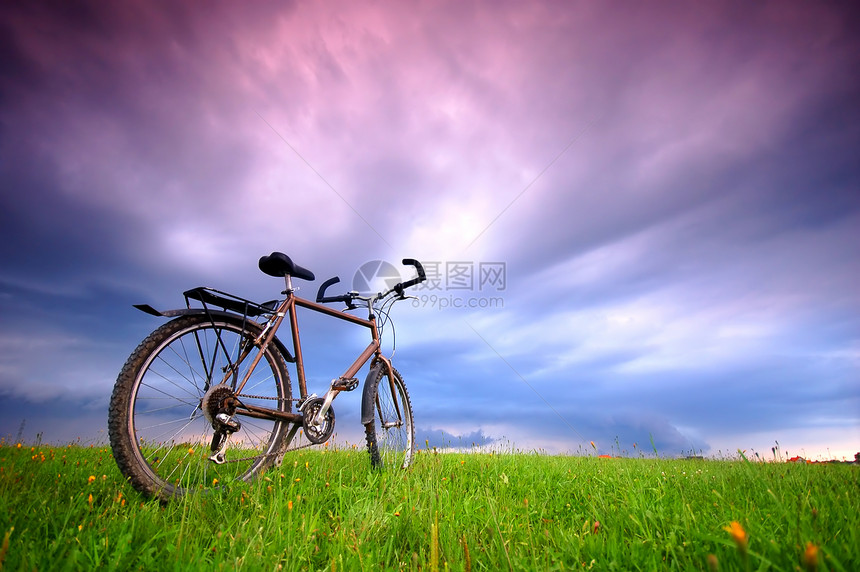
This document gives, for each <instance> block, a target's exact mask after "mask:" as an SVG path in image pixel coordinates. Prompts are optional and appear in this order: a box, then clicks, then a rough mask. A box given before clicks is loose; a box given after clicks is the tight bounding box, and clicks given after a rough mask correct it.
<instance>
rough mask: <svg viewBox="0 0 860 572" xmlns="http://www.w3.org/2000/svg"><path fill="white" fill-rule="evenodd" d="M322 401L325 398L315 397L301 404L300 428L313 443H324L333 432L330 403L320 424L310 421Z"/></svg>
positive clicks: (332, 415) (332, 411)
mask: <svg viewBox="0 0 860 572" xmlns="http://www.w3.org/2000/svg"><path fill="white" fill-rule="evenodd" d="M323 403H325V400H324V399H323V398H322V397H316V398H314V399H309V400H308V401H307V402H305V403H304V404H302V428H303V429H304V430H305V437H307V438H308V441H310V442H311V443H313V444H314V445H319V444H321V443H325V442H326V441H328V440H329V437H331V435H332V433H334V408H333V407H332V406H331V405H329V407H328V411H327V412H326V414H325V420H324V421H323V423H322V425H314V424H312V423H311V420H312V419H314V418H315V417H316V416H317V413H319V411H320V409H322V406H323Z"/></svg>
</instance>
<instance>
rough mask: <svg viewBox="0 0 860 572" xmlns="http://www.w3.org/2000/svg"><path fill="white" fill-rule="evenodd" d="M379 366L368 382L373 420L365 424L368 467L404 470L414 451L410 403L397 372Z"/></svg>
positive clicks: (413, 428)
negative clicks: (389, 371) (368, 454)
mask: <svg viewBox="0 0 860 572" xmlns="http://www.w3.org/2000/svg"><path fill="white" fill-rule="evenodd" d="M391 371H392V373H393V375H389V373H388V369H387V368H386V367H385V366H384V365H383V366H382V367H380V368H379V371H378V373H377V375H376V378H375V379H373V380H371V381H370V383H372V384H373V385H372V390H371V391H372V393H371V395H372V396H373V421H372V422H371V423H368V424H367V425H365V433H366V438H367V451H368V452H369V453H370V464H371V466H372V467H374V468H377V469H405V468H406V467H408V466H409V464H410V463H411V462H412V455H413V453H414V452H415V426H414V423H413V420H412V403H411V402H410V401H409V393H408V392H407V391H406V384H404V383H403V378H401V377H400V373H399V372H398V371H397V370H396V369H394V368H393V367H392V368H391Z"/></svg>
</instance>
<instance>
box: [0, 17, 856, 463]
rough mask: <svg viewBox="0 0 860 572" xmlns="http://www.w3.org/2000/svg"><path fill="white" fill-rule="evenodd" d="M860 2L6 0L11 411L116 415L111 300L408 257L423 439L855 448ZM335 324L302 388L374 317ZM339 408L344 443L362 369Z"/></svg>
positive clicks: (127, 346) (319, 340)
mask: <svg viewBox="0 0 860 572" xmlns="http://www.w3.org/2000/svg"><path fill="white" fill-rule="evenodd" d="M858 27H860V18H858V11H857V10H856V9H853V8H851V7H849V6H848V4H845V3H824V2H821V3H818V2H816V3H813V2H800V1H788V2H783V1H779V2H776V1H774V2H756V3H749V2H741V1H730V0H726V1H720V2H707V3H705V2H663V1H659V2H658V1H654V2H635V3H631V2H618V1H601V2H596V1H571V2H561V1H558V2H550V1H546V2H540V1H535V2H513V1H511V2H504V1H501V2H497V1H490V0H483V1H482V0H473V1H445V0H426V1H425V0H418V1H416V2H408V3H406V2H394V1H378V2H361V3H359V2H348V1H331V2H310V1H297V2H249V3H233V2H214V3H210V4H207V5H206V6H205V7H203V6H202V5H197V4H195V3H179V4H177V3H172V2H153V1H150V0H146V1H144V0H132V1H129V2H121V3H115V2H82V1H72V2H45V1H36V2H4V3H3V6H2V8H0V61H1V62H2V67H0V207H2V208H0V254H2V256H0V436H3V437H5V438H6V439H7V441H15V440H25V441H34V440H36V439H42V440H43V441H45V442H53V443H60V444H61V443H66V442H72V441H78V440H80V442H83V443H93V442H96V443H103V442H106V440H107V435H106V425H107V423H106V419H107V403H108V400H109V397H110V393H111V390H112V387H113V384H114V381H115V379H116V375H117V373H118V372H119V370H120V368H121V367H122V365H123V363H124V361H125V359H126V358H127V357H128V355H129V354H130V353H131V351H132V350H133V349H134V348H135V346H136V345H137V343H139V341H140V340H142V339H143V338H144V337H145V336H146V335H147V334H148V333H149V332H150V331H151V330H153V329H155V328H156V327H157V326H158V325H160V324H161V323H162V322H163V321H164V320H162V319H159V318H155V317H153V316H148V315H146V314H143V313H141V312H138V311H137V310H135V309H134V308H132V304H139V303H145V304H150V305H152V306H154V307H156V308H159V309H170V308H178V307H181V306H183V304H184V300H183V297H182V292H183V291H184V290H186V289H188V288H191V287H195V286H201V285H205V286H212V287H216V288H218V289H220V290H225V291H228V292H232V293H235V294H237V295H240V296H243V297H246V298H250V299H255V300H261V301H262V300H269V299H272V298H276V297H277V296H278V295H279V292H280V291H281V290H282V289H283V283H282V282H280V281H279V280H277V279H274V278H271V277H269V276H266V275H264V274H262V273H261V272H260V271H259V270H258V269H257V260H258V259H259V257H260V256H262V255H264V254H268V253H270V252H273V251H282V252H284V253H286V254H288V255H289V256H290V257H291V258H292V259H293V260H294V261H295V262H296V263H298V264H300V265H301V266H304V267H306V268H309V269H310V270H312V271H313V272H314V273H315V274H316V276H317V280H316V281H315V282H312V283H311V282H301V281H296V285H298V286H299V287H300V288H301V289H300V290H299V292H298V294H299V295H300V296H304V297H308V298H313V297H314V296H315V293H316V289H317V288H318V287H319V284H321V283H322V281H323V280H325V279H326V278H329V277H331V276H335V275H337V276H339V277H340V278H341V282H342V284H340V285H339V286H340V287H342V289H343V290H346V289H350V288H351V286H352V285H353V284H355V278H356V273H357V272H358V271H359V269H362V268H363V269H364V270H365V271H367V269H372V268H373V265H371V266H365V264H366V263H368V262H371V263H372V262H373V261H385V262H388V263H390V264H393V265H394V266H395V267H396V268H397V270H398V272H399V273H401V274H402V277H403V278H407V277H410V276H411V274H410V272H411V270H410V269H409V268H407V267H404V266H402V265H401V264H400V261H401V260H402V259H403V258H417V259H419V260H421V261H422V262H423V263H424V265H425V267H426V268H427V269H428V275H429V276H430V278H431V279H430V280H429V281H428V282H427V283H425V284H422V286H421V287H420V288H417V289H416V290H415V291H414V294H415V295H416V296H417V299H415V300H410V301H407V302H404V303H400V304H399V305H398V306H396V307H395V309H394V310H393V312H392V318H393V321H394V322H395V324H396V352H395V358H394V363H395V365H396V367H397V368H398V369H399V370H400V372H401V373H402V374H403V377H404V379H405V380H406V383H407V386H408V387H409V391H410V394H411V396H412V400H413V408H414V412H415V419H416V425H417V439H418V444H419V445H420V446H425V443H429V444H430V445H431V446H432V445H436V446H439V447H442V446H446V445H447V446H459V447H472V446H473V444H474V446H476V447H490V448H499V449H502V450H519V451H541V452H547V453H553V454H554V453H573V454H596V453H600V454H624V455H640V454H645V455H652V454H654V453H655V452H656V453H657V454H659V455H666V456H676V455H688V454H696V455H705V456H714V457H721V456H729V457H730V456H734V455H737V451H738V450H739V449H740V450H742V451H746V452H747V455H751V456H752V455H754V454H756V453H758V454H759V456H760V458H766V459H771V458H773V448H774V447H776V446H777V445H778V446H779V448H780V453H781V454H782V455H786V454H788V455H795V454H799V455H803V456H805V457H807V458H811V459H831V458H838V459H841V458H843V457H847V458H853V455H854V453H855V452H857V451H860V288H858V287H857V283H858V277H860V161H858V149H860V105H858V103H857V102H858V101H860V74H858V73H857V70H858V69H860V36H858V35H857V34H856V30H857V29H858ZM385 268H389V267H387V266H385ZM330 322H331V321H330V320H325V319H320V318H319V317H317V316H316V315H314V314H309V313H305V314H301V315H300V323H301V325H302V330H301V331H302V345H303V349H304V352H305V355H304V357H305V362H306V366H307V368H308V379H309V385H310V386H311V390H312V391H316V392H317V393H322V392H323V391H324V390H325V389H326V387H327V383H328V380H330V379H331V378H333V377H336V376H338V375H339V374H340V373H341V372H342V371H343V370H345V369H346V367H347V366H348V365H349V364H350V363H351V362H352V359H353V357H354V356H355V355H357V354H358V353H360V351H361V350H362V349H363V348H364V345H365V343H366V340H364V339H363V337H362V336H366V333H365V331H364V330H363V329H361V328H358V330H360V331H357V332H356V331H353V329H351V328H350V327H349V326H348V325H347V326H343V325H341V323H339V322H334V323H330ZM282 338H284V339H286V340H289V335H288V334H285V335H283V336H282ZM391 342H392V340H391V338H390V336H389V337H388V338H387V342H386V344H387V345H386V347H387V348H389V349H390V347H391V346H390V344H391ZM292 373H293V375H294V374H295V372H294V370H293V372H292ZM334 407H335V409H336V410H337V421H338V425H337V429H336V430H337V432H338V435H339V436H340V437H341V438H343V439H345V440H347V441H349V440H351V439H354V441H353V442H358V443H360V440H359V439H360V429H361V427H360V424H359V416H358V411H359V407H360V398H359V395H358V392H354V393H352V394H344V395H342V396H340V397H339V398H338V399H337V400H336V401H335V405H334ZM592 442H593V443H594V445H593V446H592Z"/></svg>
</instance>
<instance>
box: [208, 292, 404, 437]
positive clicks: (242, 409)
mask: <svg viewBox="0 0 860 572" xmlns="http://www.w3.org/2000/svg"><path fill="white" fill-rule="evenodd" d="M286 285H287V288H286V290H285V291H284V294H286V298H285V299H284V301H283V302H281V304H280V305H279V306H278V308H277V309H276V310H275V311H274V313H273V316H272V318H270V319H269V320H268V321H267V322H266V324H265V325H264V328H263V331H262V333H261V334H260V336H259V337H258V338H257V339H255V340H254V346H256V347H259V348H260V351H259V352H258V353H257V356H256V357H255V358H254V361H253V362H252V363H251V365H250V367H249V368H248V372H247V373H246V374H245V376H244V378H243V379H242V381H241V382H239V384H238V386H237V387H236V388H235V389H234V392H235V393H236V394H237V395H240V394H241V393H242V389H243V388H244V387H245V384H246V383H247V382H248V380H249V379H250V378H251V374H252V373H253V372H254V369H255V368H256V367H257V364H258V363H259V361H260V359H261V358H262V356H263V354H264V353H265V351H266V348H267V347H268V346H269V344H270V343H272V342H273V340H274V338H275V335H276V334H277V332H278V330H279V328H280V326H281V324H282V322H283V320H284V318H286V317H289V322H290V331H291V334H292V342H293V352H294V353H293V355H294V358H295V364H296V372H297V376H298V386H299V398H300V399H299V402H300V403H302V402H304V400H306V399H307V397H308V390H307V380H306V378H305V367H304V357H303V355H302V346H301V338H300V336H299V324H298V314H297V311H296V307H297V306H298V307H302V308H307V309H308V310H311V311H314V312H318V313H321V314H324V315H326V316H330V317H332V318H337V319H338V320H343V321H345V322H350V323H352V324H357V325H360V326H364V327H366V328H368V329H369V330H370V332H371V342H370V343H369V344H368V345H367V347H366V348H365V349H364V351H363V352H362V353H361V354H360V355H359V356H358V357H357V358H356V359H355V361H354V362H353V363H352V365H350V366H349V367H348V368H347V370H346V371H345V372H344V373H343V374H342V375H341V376H340V377H339V378H336V379H335V380H333V381H332V383H331V386H330V387H329V389H328V391H327V392H326V394H325V396H324V403H323V406H322V408H321V409H320V411H319V412H318V414H317V419H318V421H319V422H322V420H323V419H324V418H325V415H326V413H327V412H328V409H329V407H330V406H331V403H332V401H334V398H335V397H337V395H338V394H339V393H340V392H341V391H344V389H340V388H338V387H336V385H335V381H337V380H338V379H352V378H354V376H355V375H356V374H357V373H358V372H359V370H360V369H361V368H362V367H363V366H364V365H365V364H366V363H367V362H368V361H369V360H370V359H371V357H372V358H373V361H372V362H371V370H372V368H373V366H374V365H376V364H377V363H380V362H381V363H382V364H384V367H385V368H386V370H387V371H388V373H389V379H391V378H392V375H391V374H392V366H391V362H390V360H389V359H388V358H386V357H385V356H383V355H382V353H381V349H380V346H381V343H380V339H379V330H378V329H377V325H376V315H375V314H374V312H373V310H372V307H371V306H370V305H368V317H367V318H366V319H365V318H360V317H357V316H353V315H351V314H346V313H344V312H343V311H340V310H335V309H333V308H329V307H328V306H324V305H322V304H319V303H316V302H312V301H310V300H307V299H304V298H300V297H298V296H296V295H295V291H294V290H293V288H292V284H291V280H290V277H289V276H287V277H286ZM250 351H251V349H250V348H248V349H246V350H245V351H244V352H242V354H241V355H240V356H239V358H238V359H237V361H236V364H235V367H237V368H238V366H239V365H240V364H241V363H242V362H243V361H244V360H245V358H246V357H247V356H248V354H249V353H250ZM231 376H232V372H227V373H226V374H225V377H224V379H223V382H224V383H227V382H228V381H229V378H230V377H231ZM392 383H393V382H392ZM392 390H393V388H392ZM233 405H234V406H235V407H236V412H237V413H240V414H242V415H247V416H249V417H257V418H263V419H272V420H282V421H288V422H292V423H302V421H303V415H302V414H300V413H287V412H284V411H278V410H276V409H271V408H267V407H259V406H254V405H246V404H243V403H242V402H241V400H239V399H234V402H233ZM395 406H397V404H395ZM398 409H399V408H398ZM363 413H364V412H363ZM399 413H400V412H399V411H398V415H399Z"/></svg>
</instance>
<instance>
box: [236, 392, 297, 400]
mask: <svg viewBox="0 0 860 572" xmlns="http://www.w3.org/2000/svg"><path fill="white" fill-rule="evenodd" d="M234 397H247V398H248V399H268V400H270V401H301V400H300V399H296V398H295V397H293V398H289V399H288V398H286V397H270V396H268V395H247V394H245V393H239V394H237V395H235V396H234Z"/></svg>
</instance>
